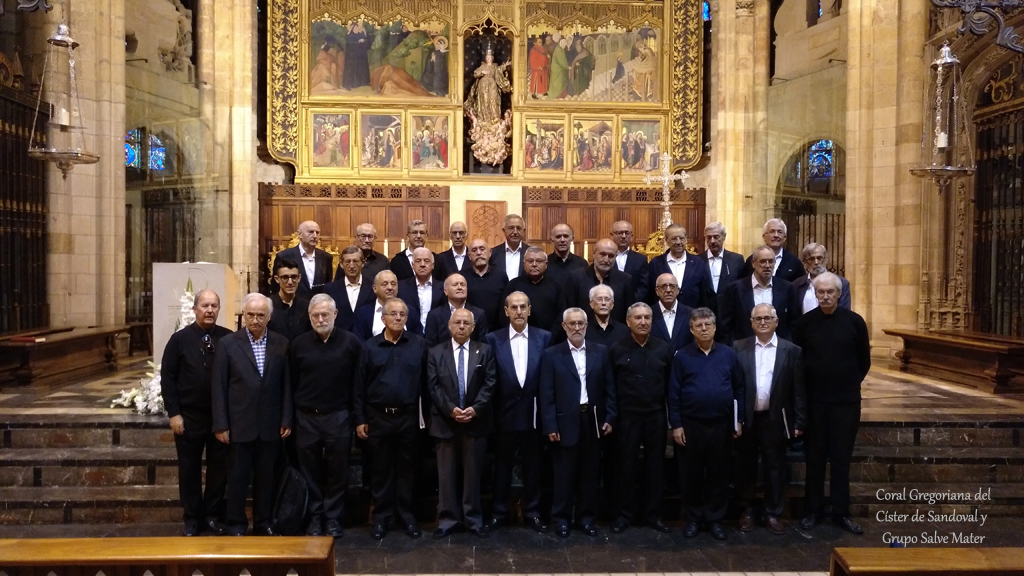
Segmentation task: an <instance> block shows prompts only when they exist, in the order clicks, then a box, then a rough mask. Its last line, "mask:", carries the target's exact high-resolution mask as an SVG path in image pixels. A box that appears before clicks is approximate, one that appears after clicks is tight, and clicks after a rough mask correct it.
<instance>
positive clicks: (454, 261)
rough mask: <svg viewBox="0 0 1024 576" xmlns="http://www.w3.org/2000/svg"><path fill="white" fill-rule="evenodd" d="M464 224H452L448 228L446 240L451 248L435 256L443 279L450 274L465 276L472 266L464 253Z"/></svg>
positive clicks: (465, 232)
mask: <svg viewBox="0 0 1024 576" xmlns="http://www.w3.org/2000/svg"><path fill="white" fill-rule="evenodd" d="M468 233H469V232H467V230H466V224H465V223H463V222H452V225H451V226H449V227H448V238H449V239H450V240H451V241H452V247H451V248H449V249H448V250H445V251H444V252H441V253H440V254H438V255H437V257H438V259H439V260H440V263H439V264H438V268H440V269H441V270H442V273H443V275H444V278H447V277H448V276H449V275H450V274H462V275H463V276H465V274H466V272H468V271H469V267H470V266H471V265H472V262H470V259H469V252H467V251H466V235H467V234H468Z"/></svg>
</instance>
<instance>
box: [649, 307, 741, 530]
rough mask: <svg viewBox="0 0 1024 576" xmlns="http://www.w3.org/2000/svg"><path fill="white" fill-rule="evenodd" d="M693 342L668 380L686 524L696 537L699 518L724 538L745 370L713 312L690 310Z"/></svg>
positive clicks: (682, 352)
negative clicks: (719, 335)
mask: <svg viewBox="0 0 1024 576" xmlns="http://www.w3.org/2000/svg"><path fill="white" fill-rule="evenodd" d="M690 331H691V332H693V337H694V339H695V342H694V343H693V344H689V345H687V346H684V347H682V348H680V349H679V351H678V352H676V355H675V358H673V360H672V372H671V375H670V376H669V383H668V418H669V424H670V425H671V426H672V439H673V440H674V441H675V443H676V445H675V447H674V448H675V458H676V462H677V463H678V466H679V479H680V485H681V486H680V494H682V501H683V512H684V514H685V516H686V526H684V527H683V535H684V536H686V537H687V538H693V537H694V536H696V535H697V533H698V532H699V531H700V522H701V521H702V520H703V521H705V522H707V523H708V524H710V530H711V536H712V537H714V538H715V539H716V540H725V539H726V534H725V528H723V527H722V518H724V517H725V511H726V508H727V506H728V499H729V488H728V481H729V454H730V446H729V438H730V437H732V438H737V437H739V435H740V433H741V431H742V426H743V414H745V411H744V410H745V405H746V404H745V400H746V398H745V384H744V381H743V370H742V368H740V364H739V361H738V359H737V357H736V353H735V352H733V350H732V348H729V347H728V346H725V345H723V344H716V343H715V313H714V312H712V311H711V309H710V308H704V307H701V308H697V309H696V310H694V311H693V312H692V313H691V314H690Z"/></svg>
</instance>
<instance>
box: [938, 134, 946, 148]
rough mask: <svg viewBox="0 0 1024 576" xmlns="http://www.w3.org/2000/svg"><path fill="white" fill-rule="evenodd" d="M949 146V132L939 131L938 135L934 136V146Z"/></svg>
mask: <svg viewBox="0 0 1024 576" xmlns="http://www.w3.org/2000/svg"><path fill="white" fill-rule="evenodd" d="M948 146H949V134H947V133H945V132H939V134H938V136H936V137H935V147H936V148H946V147H948Z"/></svg>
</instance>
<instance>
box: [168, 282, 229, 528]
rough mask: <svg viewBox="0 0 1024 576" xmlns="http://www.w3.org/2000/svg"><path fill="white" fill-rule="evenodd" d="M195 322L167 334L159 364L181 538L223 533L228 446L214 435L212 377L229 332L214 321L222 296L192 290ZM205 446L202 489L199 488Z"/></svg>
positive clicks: (205, 291) (200, 485)
mask: <svg viewBox="0 0 1024 576" xmlns="http://www.w3.org/2000/svg"><path fill="white" fill-rule="evenodd" d="M192 311H193V312H194V313H195V315H196V321H195V322H193V323H192V324H189V325H188V326H186V327H184V328H182V329H181V330H178V331H177V332H175V333H174V334H172V335H171V339H170V340H168V341H167V346H165V347H164V356H163V361H162V362H161V363H160V387H161V391H162V392H163V397H164V407H165V408H166V409H167V416H168V418H170V425H171V431H172V432H174V448H175V451H176V452H177V454H178V494H179V495H180V496H181V506H182V508H184V515H183V520H184V523H185V527H184V529H183V530H182V535H184V536H195V535H197V534H199V533H200V532H209V533H211V534H218V535H219V534H223V533H224V524H223V522H224V486H225V476H224V468H225V466H226V465H227V453H228V449H227V445H225V444H223V443H221V442H220V441H218V440H217V438H216V437H215V436H214V435H213V415H212V409H211V407H210V380H211V378H212V375H213V358H214V353H215V352H216V351H217V346H218V345H219V344H220V340H221V339H222V338H224V337H225V336H230V335H231V331H230V330H228V329H227V328H225V327H223V326H218V325H217V316H218V315H219V314H220V298H219V297H218V296H217V294H216V293H215V292H214V291H213V290H201V291H200V292H199V293H198V294H196V299H195V303H194V304H193V305H192ZM203 450H206V492H205V493H204V492H203Z"/></svg>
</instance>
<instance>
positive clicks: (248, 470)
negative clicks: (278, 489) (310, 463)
mask: <svg viewBox="0 0 1024 576" xmlns="http://www.w3.org/2000/svg"><path fill="white" fill-rule="evenodd" d="M280 452H281V440H270V441H263V440H253V441H252V442H232V443H231V444H229V445H228V486H227V491H226V492H225V494H226V496H227V516H226V517H225V518H224V523H225V524H226V525H227V526H228V528H242V527H245V526H247V525H248V520H247V519H246V517H245V497H246V495H247V494H248V493H249V482H250V480H251V481H252V524H253V527H255V528H257V529H260V528H267V527H269V526H270V525H271V524H272V523H273V521H274V488H275V486H276V475H275V467H276V465H277V457H278V454H280Z"/></svg>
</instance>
